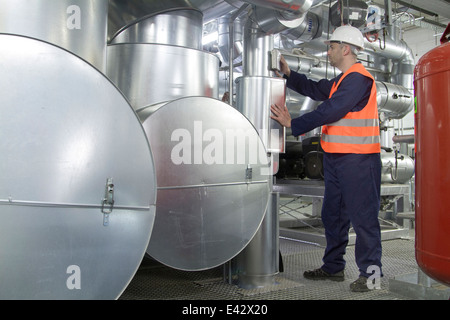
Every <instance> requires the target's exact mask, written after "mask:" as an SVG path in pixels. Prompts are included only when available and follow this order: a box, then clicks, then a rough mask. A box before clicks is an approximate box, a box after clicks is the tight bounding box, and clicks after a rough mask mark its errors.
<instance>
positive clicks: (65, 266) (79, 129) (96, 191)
mask: <svg viewBox="0 0 450 320" xmlns="http://www.w3.org/2000/svg"><path fill="white" fill-rule="evenodd" d="M0 56H1V57H2V58H1V59H0V70H1V72H0V86H1V88H2V89H3V90H2V94H1V95H0V114H1V117H0V128H1V137H2V138H1V139H0V154H1V161H0V171H1V172H2V174H1V175H0V219H1V223H0V238H1V241H0V283H1V290H0V298H1V299H115V298H117V297H118V296H119V295H120V294H121V292H122V291H123V290H124V289H125V288H126V286H127V285H128V283H129V281H130V280H131V278H132V277H133V275H134V273H135V271H136V270H137V268H138V266H139V264H140V262H141V259H142V257H143V255H144V254H145V250H146V248H147V245H148V241H149V239H150V234H151V230H152V226H153V222H154V217H155V202H156V181H155V172H154V166H153V157H152V154H151V151H150V148H149V144H148V140H147V138H146V135H145V132H144V130H143V128H142V126H141V125H140V121H139V119H138V118H137V116H136V114H135V113H134V112H133V109H132V108H131V106H130V105H129V104H128V102H127V101H126V99H125V98H124V96H123V95H122V94H121V93H120V91H119V90H117V88H116V87H115V86H114V85H113V84H112V83H111V82H110V81H109V80H108V79H107V78H106V77H105V76H104V75H103V74H101V73H100V72H99V71H98V70H96V69H95V68H93V67H92V66H91V65H90V64H88V63H86V62H85V61H83V60H82V59H80V58H78V57H76V56H75V55H73V54H71V53H69V52H67V51H66V50H63V49H61V48H59V47H56V46H54V45H51V44H49V43H46V42H42V41H39V40H35V39H31V38H27V37H23V36H15V35H0ZM108 179H111V181H110V184H111V185H110V186H109V188H110V189H111V192H107V188H108V187H107V181H108ZM103 199H109V200H111V201H112V200H113V201H114V202H113V204H109V203H103ZM108 212H109V213H108Z"/></svg>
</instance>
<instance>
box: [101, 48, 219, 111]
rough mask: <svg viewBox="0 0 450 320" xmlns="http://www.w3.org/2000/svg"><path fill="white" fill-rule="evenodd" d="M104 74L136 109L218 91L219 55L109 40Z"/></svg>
mask: <svg viewBox="0 0 450 320" xmlns="http://www.w3.org/2000/svg"><path fill="white" fill-rule="evenodd" d="M106 74H107V75H108V77H109V78H110V79H111V80H112V81H113V82H114V83H115V84H116V85H117V87H119V89H120V90H121V91H122V92H123V93H124V95H125V96H126V97H127V98H128V100H129V101H130V102H131V105H132V106H133V108H134V109H135V110H137V111H138V110H140V109H141V108H144V107H147V106H149V105H153V104H158V103H162V102H168V101H172V100H174V99H178V98H182V97H186V96H206V97H212V98H218V95H219V92H218V91H219V85H218V83H219V59H218V58H217V57H216V56H214V55H212V54H211V53H208V52H204V51H200V50H194V49H190V48H184V47H179V46H169V45H159V44H127V43H124V44H112V45H109V46H108V65H107V72H106Z"/></svg>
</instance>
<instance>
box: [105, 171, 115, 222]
mask: <svg viewBox="0 0 450 320" xmlns="http://www.w3.org/2000/svg"><path fill="white" fill-rule="evenodd" d="M113 207H114V184H113V179H112V178H108V179H107V180H106V187H105V197H104V198H103V200H102V212H103V225H104V226H108V225H109V214H110V213H111V212H112V211H113Z"/></svg>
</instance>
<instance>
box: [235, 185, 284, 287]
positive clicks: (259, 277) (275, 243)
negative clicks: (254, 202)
mask: <svg viewBox="0 0 450 320" xmlns="http://www.w3.org/2000/svg"><path fill="white" fill-rule="evenodd" d="M279 200H280V195H279V193H271V194H270V198H269V205H268V206H267V211H266V215H265V217H264V220H263V221H262V223H261V226H260V228H259V230H258V232H257V233H256V235H255V236H254V237H253V239H252V241H251V242H250V243H249V244H248V245H247V247H245V249H244V250H243V251H242V252H241V253H240V254H239V255H238V256H237V257H236V259H235V261H236V270H237V274H238V286H239V287H241V288H244V289H255V288H260V287H265V286H268V285H274V284H275V276H276V275H277V274H278V273H279V228H278V213H279V211H278V210H279V209H278V208H279Z"/></svg>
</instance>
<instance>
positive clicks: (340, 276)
mask: <svg viewBox="0 0 450 320" xmlns="http://www.w3.org/2000/svg"><path fill="white" fill-rule="evenodd" d="M303 276H304V277H305V278H306V279H310V280H332V281H344V271H339V272H336V273H328V272H326V271H323V270H322V268H319V269H315V270H310V271H305V272H304V273H303Z"/></svg>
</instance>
